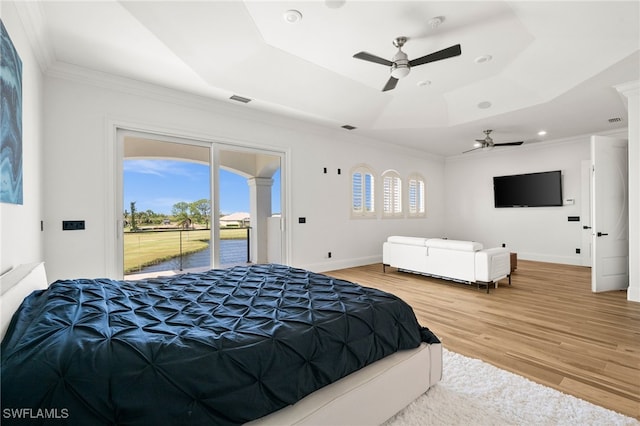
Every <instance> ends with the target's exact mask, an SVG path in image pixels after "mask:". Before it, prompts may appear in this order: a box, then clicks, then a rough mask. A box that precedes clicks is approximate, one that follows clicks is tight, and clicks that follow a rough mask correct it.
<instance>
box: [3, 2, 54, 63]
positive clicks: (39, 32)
mask: <svg viewBox="0 0 640 426" xmlns="http://www.w3.org/2000/svg"><path fill="white" fill-rule="evenodd" d="M13 4H14V6H15V8H16V12H17V13H18V18H19V19H20V22H21V23H22V26H23V28H24V31H25V33H26V36H27V40H29V44H30V45H31V48H32V49H33V52H34V56H35V58H36V61H37V62H38V65H39V66H40V70H41V71H42V73H46V72H47V70H48V69H49V68H50V67H51V65H52V64H53V63H54V62H55V60H56V57H55V53H54V51H53V47H52V46H51V43H50V42H49V40H50V39H51V38H50V37H49V34H48V29H47V24H46V19H45V15H44V10H43V9H42V5H41V4H40V2H37V1H29V2H14V3H13Z"/></svg>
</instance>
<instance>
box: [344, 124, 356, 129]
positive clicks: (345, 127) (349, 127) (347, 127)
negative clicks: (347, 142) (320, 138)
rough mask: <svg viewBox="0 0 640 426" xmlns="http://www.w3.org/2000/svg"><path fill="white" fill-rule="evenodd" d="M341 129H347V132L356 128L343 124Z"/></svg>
mask: <svg viewBox="0 0 640 426" xmlns="http://www.w3.org/2000/svg"><path fill="white" fill-rule="evenodd" d="M342 128H343V129H347V130H355V129H356V128H355V127H354V126H350V125H348V124H345V125H344V126H342Z"/></svg>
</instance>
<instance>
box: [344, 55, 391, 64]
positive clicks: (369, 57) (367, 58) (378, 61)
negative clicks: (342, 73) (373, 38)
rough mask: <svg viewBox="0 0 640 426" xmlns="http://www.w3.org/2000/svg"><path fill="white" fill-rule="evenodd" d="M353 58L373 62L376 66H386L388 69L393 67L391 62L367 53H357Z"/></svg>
mask: <svg viewBox="0 0 640 426" xmlns="http://www.w3.org/2000/svg"><path fill="white" fill-rule="evenodd" d="M353 57H354V58H356V59H362V60H363V61H369V62H375V63H376V64H380V65H386V66H388V67H390V66H391V65H393V62H391V61H389V60H388V59H384V58H381V57H379V56H376V55H372V54H371V53H367V52H358V53H356V54H355V55H353Z"/></svg>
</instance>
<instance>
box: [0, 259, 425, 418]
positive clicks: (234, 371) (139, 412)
mask: <svg viewBox="0 0 640 426" xmlns="http://www.w3.org/2000/svg"><path fill="white" fill-rule="evenodd" d="M421 341H426V342H429V343H436V342H438V340H437V338H436V337H435V336H434V335H433V334H432V333H431V332H430V331H429V330H428V329H426V328H423V327H420V325H419V324H418V322H417V321H416V318H415V315H414V313H413V311H412V310H411V308H410V307H409V306H408V305H407V304H406V303H404V302H403V301H402V300H400V299H399V298H397V297H395V296H393V295H391V294H388V293H384V292H382V291H379V290H375V289H371V288H366V287H361V286H359V285H356V284H353V283H349V282H347V281H342V280H338V279H334V278H330V277H328V276H325V275H321V274H316V273H312V272H309V271H305V270H301V269H294V268H289V267H286V266H281V265H253V266H248V267H235V268H231V269H224V270H211V271H208V272H204V273H197V274H184V275H178V276H175V277H167V278H161V279H147V280H142V281H114V280H109V279H96V280H87V279H80V280H66V281H57V282H55V283H53V284H52V285H51V286H50V287H49V289H47V290H45V291H38V292H34V293H33V294H31V295H30V296H29V297H27V298H26V299H25V301H24V303H23V304H22V307H21V308H20V310H19V313H18V314H17V315H15V316H14V318H13V321H12V323H11V325H10V326H9V330H8V332H7V335H6V337H5V339H4V340H3V341H2V348H1V350H2V376H1V380H2V414H3V419H2V421H3V423H4V422H7V423H8V422H10V421H11V420H12V419H15V418H16V416H18V417H20V416H22V417H25V416H26V417H28V418H31V419H36V420H38V421H40V420H42V419H46V418H47V417H55V418H53V419H50V421H51V422H52V423H57V424H60V421H61V420H63V422H67V423H70V424H82V425H98V424H126V425H165V424H176V425H177V424H207V425H212V424H214V425H218V424H240V423H244V422H247V421H250V420H252V419H256V418H259V417H262V416H264V415H266V414H268V413H270V412H273V411H276V410H278V409H280V408H283V407H285V406H287V405H290V404H293V403H295V402H296V401H298V400H299V399H301V398H303V397H304V396H305V395H308V394H309V393H311V392H313V391H315V390H317V389H319V388H321V387H323V386H325V385H327V384H329V383H331V382H333V381H335V380H337V379H340V378H341V377H344V376H346V375H347V374H349V373H351V372H353V371H356V370H358V369H360V368H362V367H364V366H366V365H367V364H370V363H372V362H374V361H376V360H378V359H381V358H383V357H385V356H387V355H389V354H391V353H393V352H396V351H397V350H400V349H409V348H415V347H417V346H418V345H419V344H420V342H421ZM7 409H8V410H15V411H7Z"/></svg>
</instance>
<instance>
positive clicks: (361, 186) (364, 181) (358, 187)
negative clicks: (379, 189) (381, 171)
mask: <svg viewBox="0 0 640 426" xmlns="http://www.w3.org/2000/svg"><path fill="white" fill-rule="evenodd" d="M374 194H375V177H374V174H373V171H371V168H369V167H368V166H366V165H360V166H357V167H355V168H354V169H353V170H352V171H351V216H352V217H354V218H358V217H375V215H376V209H375V196H374Z"/></svg>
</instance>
